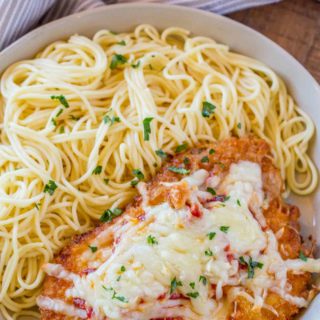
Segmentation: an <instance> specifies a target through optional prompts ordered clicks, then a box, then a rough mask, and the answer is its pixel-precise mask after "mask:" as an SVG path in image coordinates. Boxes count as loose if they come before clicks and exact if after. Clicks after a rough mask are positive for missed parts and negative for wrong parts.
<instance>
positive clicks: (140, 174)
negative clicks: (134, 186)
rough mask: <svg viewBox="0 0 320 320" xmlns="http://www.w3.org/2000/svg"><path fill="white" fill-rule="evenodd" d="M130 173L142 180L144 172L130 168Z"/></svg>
mask: <svg viewBox="0 0 320 320" xmlns="http://www.w3.org/2000/svg"><path fill="white" fill-rule="evenodd" d="M132 174H133V175H134V176H136V177H137V178H138V179H139V180H143V179H144V174H143V173H142V172H141V170H140V169H134V170H132Z"/></svg>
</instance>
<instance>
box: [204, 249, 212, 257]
mask: <svg viewBox="0 0 320 320" xmlns="http://www.w3.org/2000/svg"><path fill="white" fill-rule="evenodd" d="M204 254H205V255H206V256H208V257H212V256H213V252H212V251H211V249H207V250H206V251H205V252H204Z"/></svg>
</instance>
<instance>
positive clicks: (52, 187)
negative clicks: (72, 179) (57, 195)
mask: <svg viewBox="0 0 320 320" xmlns="http://www.w3.org/2000/svg"><path fill="white" fill-rule="evenodd" d="M57 188H58V186H57V184H56V183H55V182H54V181H53V180H49V182H48V183H47V184H46V185H45V186H44V190H43V192H47V193H49V194H50V196H52V195H53V193H54V191H55V190H56V189H57Z"/></svg>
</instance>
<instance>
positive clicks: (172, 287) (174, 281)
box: [170, 277, 182, 294]
mask: <svg viewBox="0 0 320 320" xmlns="http://www.w3.org/2000/svg"><path fill="white" fill-rule="evenodd" d="M177 287H182V282H181V281H179V280H177V278H176V277H174V278H173V279H172V280H171V283H170V294H172V293H173V292H174V291H175V290H176V289H177Z"/></svg>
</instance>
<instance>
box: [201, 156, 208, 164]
mask: <svg viewBox="0 0 320 320" xmlns="http://www.w3.org/2000/svg"><path fill="white" fill-rule="evenodd" d="M201 162H202V163H206V162H209V157H208V156H204V157H203V158H202V159H201Z"/></svg>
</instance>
